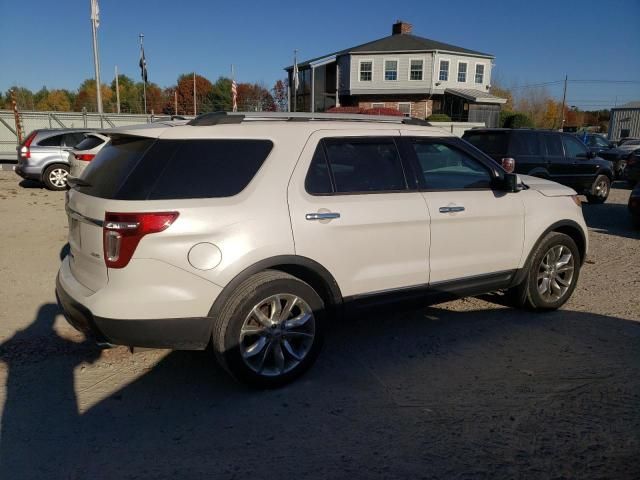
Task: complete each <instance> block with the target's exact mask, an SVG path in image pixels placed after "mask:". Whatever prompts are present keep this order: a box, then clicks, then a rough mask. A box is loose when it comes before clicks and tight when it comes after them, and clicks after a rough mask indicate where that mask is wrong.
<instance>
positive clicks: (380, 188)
mask: <svg viewBox="0 0 640 480" xmlns="http://www.w3.org/2000/svg"><path fill="white" fill-rule="evenodd" d="M325 145H326V149H327V158H328V160H329V164H330V166H331V173H332V174H333V179H334V184H335V188H336V192H340V193H353V192H363V193H371V192H384V191H390V190H405V189H406V188H407V187H406V183H405V179H404V172H403V170H402V164H401V163H400V156H399V155H398V150H397V149H396V145H395V143H394V141H393V139H391V138H389V139H385V138H378V139H376V138H368V139H348V138H344V139H327V140H325Z"/></svg>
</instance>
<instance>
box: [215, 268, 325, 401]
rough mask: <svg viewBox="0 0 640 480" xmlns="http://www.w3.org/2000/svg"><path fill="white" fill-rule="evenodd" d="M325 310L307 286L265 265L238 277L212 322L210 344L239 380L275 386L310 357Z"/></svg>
mask: <svg viewBox="0 0 640 480" xmlns="http://www.w3.org/2000/svg"><path fill="white" fill-rule="evenodd" d="M324 316H325V312H324V303H323V301H322V299H321V298H320V296H319V295H318V294H317V293H316V292H315V290H314V289H313V288H311V286H309V285H308V284H307V283H305V282H303V281H302V280H300V279H298V278H296V277H293V276H291V275H288V274H286V273H283V272H279V271H274V270H267V271H265V272H261V273H258V274H256V275H254V276H252V277H250V278H249V279H247V280H246V281H245V282H243V283H242V284H241V285H240V286H239V287H238V288H237V289H236V291H235V292H234V293H233V294H232V295H231V297H230V298H229V300H228V301H227V302H226V304H225V306H224V307H223V308H222V310H221V312H220V315H219V316H218V318H217V319H216V323H215V325H214V328H213V338H212V341H213V348H214V351H215V352H216V356H217V358H218V361H219V362H220V364H221V365H222V366H223V367H224V368H226V370H227V371H229V372H230V373H231V375H233V376H234V377H235V378H236V379H238V380H239V381H241V382H243V383H246V384H249V385H251V386H256V387H260V388H273V387H278V386H281V385H284V384H286V383H288V382H290V381H292V380H294V379H295V378H297V377H298V376H300V375H302V374H303V373H304V372H305V371H306V370H307V369H308V368H309V367H310V366H311V365H312V364H313V362H314V361H315V359H316V357H317V356H318V354H319V352H320V347H321V345H322V329H323V324H324Z"/></svg>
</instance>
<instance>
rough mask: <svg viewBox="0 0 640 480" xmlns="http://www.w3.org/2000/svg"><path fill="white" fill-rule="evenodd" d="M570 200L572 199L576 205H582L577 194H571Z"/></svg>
mask: <svg viewBox="0 0 640 480" xmlns="http://www.w3.org/2000/svg"><path fill="white" fill-rule="evenodd" d="M571 200H573V203H575V204H576V205H577V206H579V207H582V200H580V197H579V196H578V195H571Z"/></svg>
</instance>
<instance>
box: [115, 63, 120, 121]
mask: <svg viewBox="0 0 640 480" xmlns="http://www.w3.org/2000/svg"><path fill="white" fill-rule="evenodd" d="M116 105H117V109H118V110H117V111H118V113H120V84H119V83H118V65H116Z"/></svg>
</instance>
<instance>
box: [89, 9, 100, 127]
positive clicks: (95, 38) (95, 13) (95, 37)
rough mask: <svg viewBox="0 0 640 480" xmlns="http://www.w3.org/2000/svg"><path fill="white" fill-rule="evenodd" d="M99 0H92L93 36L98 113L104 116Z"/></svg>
mask: <svg viewBox="0 0 640 480" xmlns="http://www.w3.org/2000/svg"><path fill="white" fill-rule="evenodd" d="M98 12H99V10H98V0H91V33H92V35H93V66H94V68H95V72H96V101H97V102H98V113H100V114H102V92H101V91H100V59H99V58H98V26H97V25H96V23H97V22H99V20H98Z"/></svg>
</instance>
